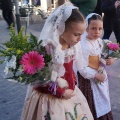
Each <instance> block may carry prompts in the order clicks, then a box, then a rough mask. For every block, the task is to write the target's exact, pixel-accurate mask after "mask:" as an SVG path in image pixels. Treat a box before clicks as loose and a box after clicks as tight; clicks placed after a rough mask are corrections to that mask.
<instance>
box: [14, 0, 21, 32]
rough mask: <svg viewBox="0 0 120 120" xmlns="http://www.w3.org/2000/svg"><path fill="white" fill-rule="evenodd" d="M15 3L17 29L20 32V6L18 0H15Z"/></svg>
mask: <svg viewBox="0 0 120 120" xmlns="http://www.w3.org/2000/svg"><path fill="white" fill-rule="evenodd" d="M14 4H15V11H16V14H15V16H16V23H17V31H18V33H19V32H20V28H21V22H20V13H19V8H18V0H14Z"/></svg>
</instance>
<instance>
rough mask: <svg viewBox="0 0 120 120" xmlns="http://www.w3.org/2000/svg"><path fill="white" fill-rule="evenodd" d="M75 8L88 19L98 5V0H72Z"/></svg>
mask: <svg viewBox="0 0 120 120" xmlns="http://www.w3.org/2000/svg"><path fill="white" fill-rule="evenodd" d="M70 1H71V2H72V3H73V4H74V5H75V6H77V7H78V8H79V10H80V12H81V13H82V14H83V15H84V17H86V16H87V15H88V14H90V13H92V12H93V11H94V9H95V7H96V5H97V0H70Z"/></svg>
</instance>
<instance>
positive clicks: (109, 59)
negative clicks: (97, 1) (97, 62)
mask: <svg viewBox="0 0 120 120" xmlns="http://www.w3.org/2000/svg"><path fill="white" fill-rule="evenodd" d="M105 61H106V65H112V64H113V63H114V58H112V57H109V58H108V59H105Z"/></svg>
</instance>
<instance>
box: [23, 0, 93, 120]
mask: <svg viewBox="0 0 120 120" xmlns="http://www.w3.org/2000/svg"><path fill="white" fill-rule="evenodd" d="M84 30H85V21H84V18H83V16H82V14H81V13H80V12H79V11H78V9H77V8H76V7H74V6H73V5H71V4H70V3H69V2H68V3H65V4H63V5H62V6H60V7H58V8H57V9H56V10H55V11H54V12H53V13H52V14H51V15H50V16H49V17H48V19H47V20H46V23H45V25H44V27H43V30H42V32H41V34H40V38H39V40H41V39H42V40H43V42H42V44H43V46H47V48H49V52H50V54H51V56H52V61H53V66H52V68H53V70H54V71H55V72H57V77H56V82H58V81H57V79H58V77H59V78H63V79H64V80H63V82H61V85H59V84H57V88H56V90H55V93H54V94H53V92H52V91H51V90H50V89H49V88H50V85H46V86H44V87H41V86H37V87H36V86H33V87H31V88H29V89H28V95H27V97H26V101H25V105H24V109H23V114H22V117H21V120H73V119H74V120H80V119H88V120H93V117H92V114H91V112H90V109H89V107H88V104H87V101H86V99H85V97H84V96H83V94H82V93H81V91H80V90H79V89H78V88H77V87H76V86H75V75H74V72H73V69H72V64H73V60H75V59H79V58H78V56H80V55H82V54H81V50H80V49H79V44H77V43H78V42H79V40H80V37H81V35H82V34H83V32H84ZM80 62H82V61H80ZM80 65H81V64H80V63H79V64H78V66H79V67H80Z"/></svg>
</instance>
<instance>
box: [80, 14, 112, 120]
mask: <svg viewBox="0 0 120 120" xmlns="http://www.w3.org/2000/svg"><path fill="white" fill-rule="evenodd" d="M86 25H87V27H86V32H84V34H83V36H82V38H81V41H80V44H81V47H82V53H83V61H84V62H83V63H84V64H83V66H84V67H83V69H81V68H79V69H78V70H79V71H78V83H79V84H78V86H79V89H80V90H81V91H82V92H83V94H84V95H85V97H86V99H87V101H88V104H89V107H90V110H91V112H92V114H93V117H94V120H113V116H112V112H111V104H110V97H109V85H108V81H109V80H108V76H107V72H106V69H105V68H106V67H105V66H106V65H111V64H113V63H114V59H113V58H108V59H104V58H102V57H101V53H102V48H103V41H102V39H101V38H100V37H101V35H102V31H103V21H102V17H101V16H100V15H98V14H96V13H91V14H89V15H88V16H87V17H86Z"/></svg>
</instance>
